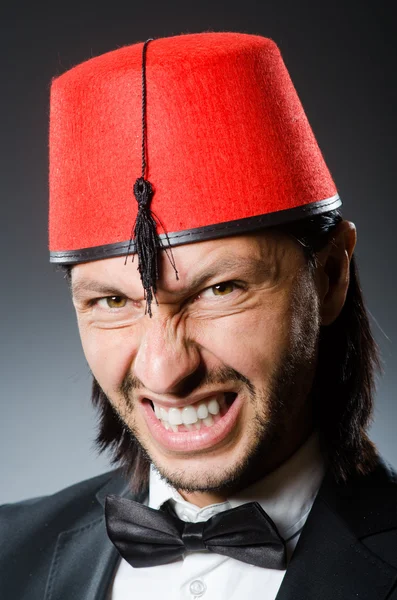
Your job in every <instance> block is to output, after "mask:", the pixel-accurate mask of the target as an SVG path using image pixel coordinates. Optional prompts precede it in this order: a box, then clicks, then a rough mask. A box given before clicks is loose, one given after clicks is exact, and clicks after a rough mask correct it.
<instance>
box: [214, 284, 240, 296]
mask: <svg viewBox="0 0 397 600" xmlns="http://www.w3.org/2000/svg"><path fill="white" fill-rule="evenodd" d="M235 288H236V284H235V283H233V281H224V282H223V283H217V284H216V285H213V286H212V287H211V288H210V290H211V291H212V293H213V294H214V296H227V294H231V293H232V292H234V290H235Z"/></svg>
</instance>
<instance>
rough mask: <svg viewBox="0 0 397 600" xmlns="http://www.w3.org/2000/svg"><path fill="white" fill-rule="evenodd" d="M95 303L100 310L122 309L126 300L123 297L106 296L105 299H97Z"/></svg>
mask: <svg viewBox="0 0 397 600" xmlns="http://www.w3.org/2000/svg"><path fill="white" fill-rule="evenodd" d="M97 303H98V305H99V306H100V307H101V308H124V306H125V305H126V304H127V298H124V297H123V296H106V297H105V298H99V300H98V301H97Z"/></svg>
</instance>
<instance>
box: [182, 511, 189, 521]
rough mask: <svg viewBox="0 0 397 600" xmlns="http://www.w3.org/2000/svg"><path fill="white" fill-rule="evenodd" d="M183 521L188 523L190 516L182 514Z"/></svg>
mask: <svg viewBox="0 0 397 600" xmlns="http://www.w3.org/2000/svg"><path fill="white" fill-rule="evenodd" d="M181 519H182V521H188V520H189V515H188V514H186V513H185V512H183V513H182V514H181Z"/></svg>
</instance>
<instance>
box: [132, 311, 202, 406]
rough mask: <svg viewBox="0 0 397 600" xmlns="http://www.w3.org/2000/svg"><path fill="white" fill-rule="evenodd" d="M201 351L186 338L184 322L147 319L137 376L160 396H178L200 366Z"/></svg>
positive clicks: (157, 317)
mask: <svg viewBox="0 0 397 600" xmlns="http://www.w3.org/2000/svg"><path fill="white" fill-rule="evenodd" d="M200 362H201V358H200V352H199V348H198V346H197V345H196V344H194V343H193V341H192V340H189V339H188V337H187V335H186V328H185V325H184V324H183V323H179V324H178V323H173V322H172V319H165V318H162V317H161V316H160V315H159V313H158V311H156V313H155V314H153V316H152V318H148V317H147V318H146V317H145V324H144V331H143V335H142V336H141V339H140V344H139V348H138V350H137V352H136V354H135V360H134V363H133V372H134V375H135V376H136V377H137V378H138V379H139V380H140V381H141V383H142V384H143V385H144V386H145V388H147V389H148V390H150V391H151V392H154V393H156V394H170V393H176V392H177V391H178V389H180V387H181V384H182V382H183V381H184V380H185V379H187V378H188V377H189V376H190V375H192V373H194V372H195V371H196V370H197V369H198V368H199V366H200Z"/></svg>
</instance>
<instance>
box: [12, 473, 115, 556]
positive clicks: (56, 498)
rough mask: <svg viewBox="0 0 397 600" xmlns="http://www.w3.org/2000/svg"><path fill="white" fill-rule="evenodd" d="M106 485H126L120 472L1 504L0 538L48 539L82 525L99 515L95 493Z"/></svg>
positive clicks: (99, 508)
mask: <svg viewBox="0 0 397 600" xmlns="http://www.w3.org/2000/svg"><path fill="white" fill-rule="evenodd" d="M109 486H110V487H111V488H112V489H114V488H119V489H120V488H122V487H123V486H126V481H125V480H124V479H123V478H122V476H121V474H120V471H118V470H115V471H110V472H108V473H104V474H103V475H99V476H97V477H93V478H91V479H87V480H85V481H81V482H79V483H76V484H75V485H72V486H69V487H67V488H65V489H63V490H61V491H59V492H57V493H55V494H52V495H49V496H44V497H40V498H31V499H28V500H24V501H22V502H16V503H13V504H4V505H3V506H1V507H0V535H1V538H2V539H11V540H12V541H11V545H18V543H19V542H23V543H24V542H25V541H26V540H27V539H28V538H30V537H32V538H33V537H34V536H37V539H41V540H42V539H43V537H44V538H47V541H49V539H48V538H54V537H56V536H57V535H58V532H60V531H62V530H65V529H70V528H72V527H81V526H84V524H85V522H87V523H88V522H91V521H92V520H94V519H95V518H99V517H100V516H101V515H102V513H103V509H102V507H101V504H100V502H99V501H98V499H97V495H98V493H99V492H100V491H101V490H103V489H106V488H107V487H109ZM0 557H1V549H0Z"/></svg>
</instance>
